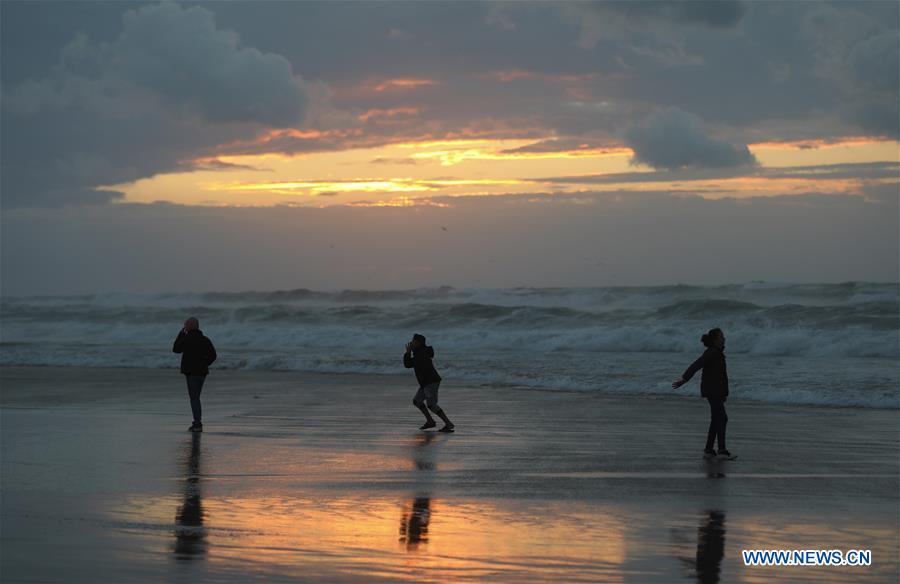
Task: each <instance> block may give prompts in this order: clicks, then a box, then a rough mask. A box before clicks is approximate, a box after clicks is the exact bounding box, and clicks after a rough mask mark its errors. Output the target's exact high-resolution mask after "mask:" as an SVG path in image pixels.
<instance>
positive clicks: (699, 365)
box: [672, 351, 706, 389]
mask: <svg viewBox="0 0 900 584" xmlns="http://www.w3.org/2000/svg"><path fill="white" fill-rule="evenodd" d="M704 365H706V352H705V351H704V352H703V354H702V355H700V357H698V358H697V360H696V361H694V362H693V363H691V366H690V367H688V368H687V369H685V371H684V373H682V374H681V378H680V379H676V380H675V381H673V382H672V389H678V388H679V387H681V386H682V385H684V384H685V383H687V382H688V381H690V380H691V377H693V376H694V374H695V373H697V372H698V371H700V370H701V369H703V366H704Z"/></svg>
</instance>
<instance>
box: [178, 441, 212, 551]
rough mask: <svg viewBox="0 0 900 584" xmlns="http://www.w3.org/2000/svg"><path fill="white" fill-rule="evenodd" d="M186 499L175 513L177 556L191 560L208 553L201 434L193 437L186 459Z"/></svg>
mask: <svg viewBox="0 0 900 584" xmlns="http://www.w3.org/2000/svg"><path fill="white" fill-rule="evenodd" d="M185 474H186V475H187V476H186V478H185V485H184V499H183V501H182V503H181V506H180V507H179V508H178V511H177V512H176V513H175V555H176V556H177V557H179V558H185V559H189V558H191V557H192V556H198V555H200V554H203V553H205V552H206V531H205V530H204V529H203V518H204V514H203V504H202V501H201V494H200V476H199V475H200V434H198V433H195V434H194V435H192V436H191V444H190V446H189V448H188V456H187V458H186V459H185Z"/></svg>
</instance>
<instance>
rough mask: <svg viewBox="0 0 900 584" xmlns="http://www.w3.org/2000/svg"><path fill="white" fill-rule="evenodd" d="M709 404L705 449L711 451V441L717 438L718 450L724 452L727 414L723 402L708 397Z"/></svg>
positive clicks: (722, 400) (719, 399)
mask: <svg viewBox="0 0 900 584" xmlns="http://www.w3.org/2000/svg"><path fill="white" fill-rule="evenodd" d="M706 400H707V401H708V402H709V413H710V420H709V431H708V432H707V433H706V449H707V450H712V448H713V441H714V440H716V438H718V440H719V450H725V449H726V448H725V425H726V424H728V414H726V413H725V400H724V399H721V398H714V397H708V398H706Z"/></svg>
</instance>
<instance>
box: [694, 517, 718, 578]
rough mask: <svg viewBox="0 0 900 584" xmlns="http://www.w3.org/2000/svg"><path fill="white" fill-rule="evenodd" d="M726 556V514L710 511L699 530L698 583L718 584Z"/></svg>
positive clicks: (696, 563)
mask: <svg viewBox="0 0 900 584" xmlns="http://www.w3.org/2000/svg"><path fill="white" fill-rule="evenodd" d="M724 556H725V513H723V512H721V511H709V513H708V514H707V516H706V517H705V518H704V519H703V521H702V522H701V523H700V527H699V528H698V529H697V559H696V561H695V564H694V565H695V568H696V571H697V581H698V582H700V583H701V584H716V583H717V582H718V581H719V574H720V573H721V568H722V558H723V557H724Z"/></svg>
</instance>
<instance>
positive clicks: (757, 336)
mask: <svg viewBox="0 0 900 584" xmlns="http://www.w3.org/2000/svg"><path fill="white" fill-rule="evenodd" d="M188 316H195V317H197V318H198V319H199V320H200V323H201V328H202V329H203V331H204V333H205V334H206V335H207V336H209V337H210V338H211V339H212V340H213V342H214V343H215V345H216V348H217V350H218V352H219V360H218V361H217V362H216V363H215V365H214V366H213V371H212V374H215V370H216V369H248V370H293V371H311V372H325V373H362V374H371V375H383V374H397V373H406V374H408V375H409V376H410V380H409V384H410V385H414V383H415V381H414V379H413V378H412V373H411V372H408V371H406V370H405V369H404V368H403V365H402V354H403V349H404V345H405V343H406V342H407V341H408V340H409V339H410V338H411V336H412V335H413V333H419V334H423V335H425V336H426V337H427V339H428V344H429V345H432V346H433V347H434V349H435V365H436V367H437V369H438V371H439V372H440V373H441V374H442V376H443V377H444V379H445V384H446V383H447V382H454V383H465V384H468V385H472V386H477V387H480V388H483V390H484V391H485V392H489V391H491V389H492V388H496V387H513V388H521V389H522V390H544V391H568V392H573V393H579V392H588V393H590V392H598V393H601V394H607V395H613V396H621V397H622V398H623V399H628V398H634V397H647V398H652V397H654V396H666V395H673V394H675V395H691V396H696V395H699V375H698V376H697V378H695V380H693V381H692V382H690V383H689V384H687V385H686V386H684V387H683V388H681V389H679V390H677V391H676V390H672V388H671V383H672V381H673V380H674V379H676V378H678V377H679V376H680V375H681V373H682V372H683V371H684V370H685V369H686V368H687V366H688V365H690V363H691V362H692V361H693V360H694V359H696V358H697V357H698V356H699V355H700V354H701V353H702V352H703V346H702V345H701V343H700V336H701V335H702V334H703V333H704V332H706V331H707V330H708V329H710V328H713V327H720V328H722V329H723V330H724V332H725V334H726V337H727V346H726V350H725V353H726V355H727V362H728V371H729V378H730V385H731V397H730V398H729V399H730V400H731V401H733V400H735V399H740V400H748V401H759V402H768V403H777V404H789V405H790V404H796V405H804V406H823V407H829V406H831V407H834V406H849V407H859V408H889V409H898V408H900V285H898V284H896V283H866V282H845V283H839V284H784V283H766V282H750V283H744V284H734V285H724V286H686V285H672V286H651V287H602V288H505V289H479V288H453V287H446V286H445V287H438V288H423V289H415V290H377V291H376V290H332V291H325V290H311V289H296V290H280V291H268V292H257V291H248V292H204V293H177V292H173V293H165V294H130V293H129V294H123V293H109V294H92V295H79V296H35V297H12V296H7V297H3V298H2V300H0V366H19V365H27V366H77V367H101V368H113V367H114V368H121V367H126V368H128V367H135V368H148V367H149V368H172V369H177V367H178V360H179V356H178V355H175V354H173V353H172V341H173V340H174V338H175V336H176V334H177V332H178V331H179V329H180V328H181V325H182V323H183V321H184V320H185V318H186V317H188ZM123 383H125V382H124V381H123ZM398 389H400V388H398ZM407 389H408V388H407ZM296 390H297V391H302V388H296ZM123 391H127V387H125V386H123Z"/></svg>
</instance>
